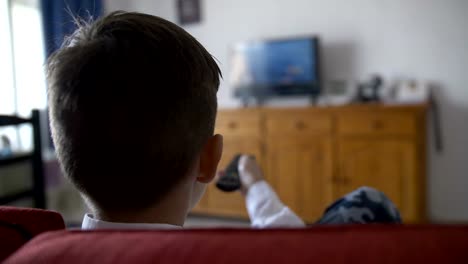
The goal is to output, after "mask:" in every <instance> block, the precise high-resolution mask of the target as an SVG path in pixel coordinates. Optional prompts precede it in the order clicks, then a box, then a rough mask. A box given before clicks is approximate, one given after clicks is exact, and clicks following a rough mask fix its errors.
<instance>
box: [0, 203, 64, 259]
mask: <svg viewBox="0 0 468 264" xmlns="http://www.w3.org/2000/svg"><path fill="white" fill-rule="evenodd" d="M64 228H65V224H64V221H63V218H62V216H61V215H60V214H58V213H56V212H52V211H46V210H40V209H32V208H18V207H9V206H0V238H1V239H0V261H2V260H4V259H5V258H6V257H8V256H9V255H10V254H11V253H13V252H14V251H16V250H17V249H18V248H20V247H21V246H22V245H23V244H25V243H26V242H28V241H29V240H30V239H31V238H33V237H35V236H36V235H38V234H40V233H43V232H46V231H52V230H59V229H64Z"/></svg>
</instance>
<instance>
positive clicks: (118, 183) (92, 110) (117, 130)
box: [48, 12, 304, 229]
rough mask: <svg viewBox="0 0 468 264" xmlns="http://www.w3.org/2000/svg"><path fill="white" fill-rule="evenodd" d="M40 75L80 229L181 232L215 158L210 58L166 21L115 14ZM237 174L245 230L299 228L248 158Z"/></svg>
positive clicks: (86, 28) (75, 39) (88, 29)
mask: <svg viewBox="0 0 468 264" xmlns="http://www.w3.org/2000/svg"><path fill="white" fill-rule="evenodd" d="M48 66H49V74H48V80H49V105H50V117H51V129H52V136H53V140H54V143H55V146H56V152H57V157H58V159H59V161H60V164H61V166H62V168H63V171H64V173H65V175H66V177H67V178H68V179H70V180H71V182H72V183H73V184H74V185H75V186H76V187H77V188H78V190H79V191H80V192H81V194H82V196H83V198H84V199H85V201H86V202H87V204H88V206H89V208H90V209H91V211H92V214H87V215H85V218H84V221H83V226H82V228H83V229H96V228H173V227H180V226H183V224H184V221H185V218H186V216H187V213H188V212H189V211H190V209H191V208H192V207H193V206H194V205H195V204H196V203H197V202H198V201H199V199H200V197H201V196H202V194H203V191H204V189H205V186H206V184H207V183H209V182H211V181H212V180H213V178H214V177H215V174H216V171H217V166H218V162H219V160H220V158H221V153H222V149H223V138H222V136H221V135H213V132H214V122H215V117H216V111H217V101H216V92H217V90H218V86H219V77H220V76H221V72H220V69H219V68H218V65H217V64H216V62H215V60H214V59H213V57H212V56H211V55H210V54H209V53H208V52H207V51H206V50H205V48H204V47H203V46H202V45H201V44H200V43H199V42H198V41H197V40H196V39H195V38H193V37H192V36H191V35H190V34H188V33H187V32H186V31H184V30H183V29H182V28H180V27H178V26H176V25H175V24H173V23H171V22H168V21H166V20H164V19H161V18H158V17H155V16H151V15H146V14H140V13H124V12H115V13H112V14H110V15H108V16H106V17H104V18H102V19H99V20H98V21H96V22H94V23H92V24H89V25H82V26H81V27H80V28H79V29H78V30H77V31H76V32H75V33H74V34H73V35H72V36H70V37H69V38H68V39H67V40H66V41H65V43H64V45H63V47H62V48H61V49H60V50H59V51H57V52H56V53H55V54H53V55H52V57H51V58H50V59H49V63H48ZM239 169H240V174H241V180H242V183H243V193H244V194H245V195H246V196H247V197H246V201H247V207H248V210H249V214H250V216H251V218H252V223H253V225H254V226H259V227H265V226H275V225H276V226H277V225H281V226H304V223H303V222H302V221H301V220H300V219H299V218H298V217H297V216H296V215H295V214H294V213H293V212H291V210H289V209H288V208H287V207H285V206H284V205H283V204H282V203H281V202H280V200H279V199H278V198H277V196H276V194H275V193H274V192H273V190H272V189H271V188H270V187H269V186H268V185H267V184H266V183H265V182H264V181H262V175H261V171H260V168H259V167H258V165H257V164H256V163H255V160H254V159H252V158H250V157H248V156H243V157H242V159H241V161H240V165H239Z"/></svg>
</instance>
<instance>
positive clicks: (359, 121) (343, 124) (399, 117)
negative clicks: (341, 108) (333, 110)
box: [337, 112, 416, 135]
mask: <svg viewBox="0 0 468 264" xmlns="http://www.w3.org/2000/svg"><path fill="white" fill-rule="evenodd" d="M337 120H338V133H339V134H346V135H357V134H364V135H414V134H415V133H416V124H415V119H414V117H413V116H412V115H411V114H405V113H396V114H394V113H368V112H366V113H361V112H355V113H354V114H353V115H349V114H346V115H340V116H338V117H337Z"/></svg>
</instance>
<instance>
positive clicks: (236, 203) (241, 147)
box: [194, 137, 263, 218]
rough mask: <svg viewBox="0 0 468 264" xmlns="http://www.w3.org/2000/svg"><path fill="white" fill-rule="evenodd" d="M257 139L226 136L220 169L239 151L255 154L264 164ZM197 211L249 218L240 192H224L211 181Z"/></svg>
mask: <svg viewBox="0 0 468 264" xmlns="http://www.w3.org/2000/svg"><path fill="white" fill-rule="evenodd" d="M260 144H261V143H260V141H259V140H257V139H252V138H246V137H225V138H224V151H223V156H222V158H221V161H220V163H219V167H218V168H219V170H222V169H224V168H225V167H226V166H227V165H228V163H229V162H230V161H231V160H232V159H233V158H234V156H235V155H236V154H238V153H246V154H252V155H255V157H256V158H257V160H258V161H259V162H260V164H262V160H263V158H262V155H261V145H260ZM194 211H195V212H203V213H208V214H214V215H220V216H234V217H241V218H247V217H248V214H247V211H246V208H245V199H244V197H243V196H242V195H241V194H240V192H229V193H226V192H222V191H220V190H219V189H218V188H216V186H215V183H214V182H213V183H211V184H210V185H209V186H208V188H207V191H206V193H205V195H204V197H203V199H202V201H201V202H200V204H199V206H198V208H196V209H195V210H194Z"/></svg>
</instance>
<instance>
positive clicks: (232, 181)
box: [216, 154, 242, 192]
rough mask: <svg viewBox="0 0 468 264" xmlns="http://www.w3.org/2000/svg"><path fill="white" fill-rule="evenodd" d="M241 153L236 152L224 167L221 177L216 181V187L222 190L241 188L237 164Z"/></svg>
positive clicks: (230, 190)
mask: <svg viewBox="0 0 468 264" xmlns="http://www.w3.org/2000/svg"><path fill="white" fill-rule="evenodd" d="M241 156H242V155H241V154H237V155H236V156H235V157H234V158H233V159H232V160H231V162H230V163H229V165H228V166H227V167H226V171H225V174H224V176H223V177H221V178H220V179H219V180H218V181H217V182H216V187H218V189H220V190H221V191H224V192H233V191H236V190H239V189H240V188H241V182H240V178H239V170H238V167H237V166H238V164H239V159H240V157H241Z"/></svg>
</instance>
